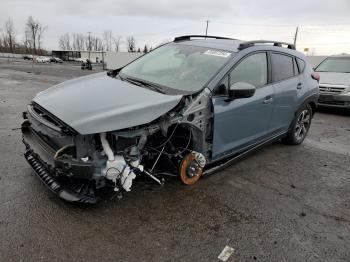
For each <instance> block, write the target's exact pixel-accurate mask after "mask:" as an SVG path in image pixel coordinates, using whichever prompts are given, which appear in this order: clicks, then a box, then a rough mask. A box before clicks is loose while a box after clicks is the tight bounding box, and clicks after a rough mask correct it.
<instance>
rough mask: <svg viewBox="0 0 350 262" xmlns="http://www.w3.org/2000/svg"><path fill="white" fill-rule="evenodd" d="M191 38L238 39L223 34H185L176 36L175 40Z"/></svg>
mask: <svg viewBox="0 0 350 262" xmlns="http://www.w3.org/2000/svg"><path fill="white" fill-rule="evenodd" d="M191 38H214V39H228V40H237V39H234V38H228V37H222V36H212V35H183V36H178V37H175V38H174V42H180V41H186V40H191Z"/></svg>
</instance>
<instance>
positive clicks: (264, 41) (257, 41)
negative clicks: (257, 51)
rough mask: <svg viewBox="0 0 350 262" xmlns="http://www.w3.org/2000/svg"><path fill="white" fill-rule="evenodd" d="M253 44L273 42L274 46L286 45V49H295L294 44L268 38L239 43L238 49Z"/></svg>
mask: <svg viewBox="0 0 350 262" xmlns="http://www.w3.org/2000/svg"><path fill="white" fill-rule="evenodd" d="M255 44H273V45H274V46H279V47H282V45H286V46H287V48H288V49H293V50H295V45H294V44H291V43H286V42H280V41H270V40H254V41H247V42H243V43H241V44H240V45H239V47H238V49H239V50H243V49H246V48H248V47H251V46H254V45H255Z"/></svg>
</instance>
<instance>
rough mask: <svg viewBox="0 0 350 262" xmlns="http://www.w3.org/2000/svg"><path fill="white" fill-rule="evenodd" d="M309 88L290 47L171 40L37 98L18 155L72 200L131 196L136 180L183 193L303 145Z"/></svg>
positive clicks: (311, 79)
mask: <svg viewBox="0 0 350 262" xmlns="http://www.w3.org/2000/svg"><path fill="white" fill-rule="evenodd" d="M318 80H319V77H318V75H317V74H315V73H314V72H313V70H312V68H311V66H310V65H309V64H308V63H307V62H306V58H305V57H304V55H302V54H301V53H299V52H297V51H295V48H294V46H293V45H291V44H286V43H282V42H275V41H249V42H244V41H240V40H236V39H229V38H223V37H212V36H206V37H204V36H182V37H177V38H175V40H174V41H173V42H171V43H168V44H165V45H163V46H161V47H159V48H157V49H155V50H153V51H152V52H150V53H148V54H146V55H144V56H142V57H140V58H138V59H137V60H135V61H133V62H131V63H130V64H128V65H126V66H125V67H123V68H120V69H116V70H113V71H109V72H108V73H104V72H102V73H98V74H92V75H89V76H85V77H81V78H77V79H74V80H70V81H67V82H64V83H61V84H58V85H56V86H54V87H51V88H49V89H47V90H45V91H43V92H40V93H39V94H38V95H37V96H36V97H35V98H34V99H33V100H32V102H31V103H30V104H29V105H28V110H27V112H25V113H24V114H23V116H24V119H25V120H24V122H23V124H22V132H23V142H24V144H25V146H26V151H25V154H24V156H25V158H26V159H27V161H28V162H29V164H30V165H31V166H32V168H33V169H34V170H35V172H36V174H37V175H38V176H39V178H40V179H41V180H42V182H44V184H46V185H47V186H48V187H49V189H51V190H52V191H53V192H55V193H56V194H58V195H59V196H60V197H61V198H63V199H65V200H67V201H72V202H82V203H95V202H97V201H98V199H100V198H101V197H102V196H103V195H104V193H105V192H106V191H109V192H116V194H121V193H122V192H125V191H130V190H131V188H132V184H133V182H134V181H138V180H139V179H141V177H144V178H147V179H148V178H149V179H152V180H154V181H155V182H156V183H159V184H162V183H163V178H164V177H166V176H178V177H179V178H180V180H181V181H182V182H183V183H184V184H187V185H192V184H194V183H196V182H197V181H198V179H199V178H200V177H201V176H202V175H205V174H210V173H213V172H215V171H217V170H219V169H220V168H222V167H225V166H227V165H229V164H230V163H232V162H233V161H234V160H236V159H238V158H240V157H242V156H244V155H246V154H247V153H249V152H251V151H253V150H255V149H257V148H259V147H261V146H262V145H265V144H268V143H271V142H273V141H276V140H279V139H282V140H283V141H284V142H286V143H288V144H300V143H302V141H303V140H304V138H305V136H306V134H307V132H308V130H309V127H310V124H311V119H312V116H313V113H314V111H315V107H316V103H317V99H318ZM141 180H142V179H141Z"/></svg>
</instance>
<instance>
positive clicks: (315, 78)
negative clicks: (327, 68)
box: [311, 72, 320, 82]
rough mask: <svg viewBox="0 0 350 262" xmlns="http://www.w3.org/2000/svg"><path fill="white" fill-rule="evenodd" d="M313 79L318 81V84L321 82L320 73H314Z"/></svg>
mask: <svg viewBox="0 0 350 262" xmlns="http://www.w3.org/2000/svg"><path fill="white" fill-rule="evenodd" d="M311 77H312V79H314V80H316V81H317V82H320V74H319V73H316V72H313V73H312V74H311Z"/></svg>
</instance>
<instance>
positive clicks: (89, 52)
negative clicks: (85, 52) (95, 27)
mask: <svg viewBox="0 0 350 262" xmlns="http://www.w3.org/2000/svg"><path fill="white" fill-rule="evenodd" d="M88 34H89V61H90V52H91V38H90V34H91V32H88Z"/></svg>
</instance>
